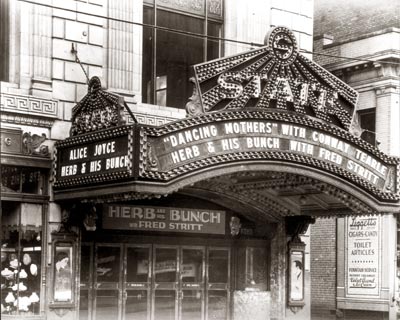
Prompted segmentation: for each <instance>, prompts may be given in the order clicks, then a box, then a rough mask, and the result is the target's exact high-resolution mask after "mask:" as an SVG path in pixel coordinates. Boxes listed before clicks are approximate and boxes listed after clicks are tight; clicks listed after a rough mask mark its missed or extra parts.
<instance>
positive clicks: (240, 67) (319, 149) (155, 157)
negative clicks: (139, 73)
mask: <svg viewBox="0 0 400 320" xmlns="http://www.w3.org/2000/svg"><path fill="white" fill-rule="evenodd" d="M265 44H266V45H265V46H264V47H260V48H257V49H254V50H250V51H248V52H244V53H240V54H237V55H234V56H230V57H224V58H221V59H217V60H213V61H208V62H205V63H201V64H198V65H195V66H194V67H193V68H194V75H195V76H194V78H193V82H194V91H193V95H192V97H190V99H189V101H188V103H187V104H186V111H187V117H186V118H185V119H180V120H177V121H175V122H170V123H166V124H164V125H161V126H150V125H144V124H134V125H132V126H129V125H126V122H124V121H122V120H121V119H122V118H121V117H122V116H121V114H122V112H121V110H122V107H123V104H121V101H120V99H119V98H118V97H114V96H113V95H112V94H110V93H108V92H104V91H103V90H100V89H99V88H100V87H101V86H100V80H99V79H96V78H93V79H92V80H91V82H90V83H89V89H90V87H91V86H92V89H90V90H89V92H88V97H87V98H85V99H84V101H83V102H80V103H79V104H78V105H77V106H76V107H75V108H74V110H75V111H74V116H75V118H74V121H73V122H72V123H73V130H72V133H73V134H77V135H76V136H74V137H71V138H68V139H66V140H65V141H62V142H60V143H58V145H57V154H56V155H57V162H56V182H55V185H54V189H55V191H56V194H57V192H58V191H59V190H61V189H64V190H67V189H68V188H74V187H82V189H83V188H84V187H85V186H88V185H91V186H94V185H99V184H102V185H103V186H104V188H102V190H104V193H105V197H107V196H108V195H109V194H112V193H113V190H106V189H107V183H108V182H109V181H113V183H114V186H115V185H118V184H119V187H120V188H119V189H118V192H119V193H120V195H119V196H117V197H116V198H118V197H121V198H122V199H126V198H133V199H140V198H146V197H151V196H152V195H165V194H168V193H170V192H174V191H176V190H179V189H181V188H184V187H186V186H187V185H186V183H188V184H191V183H192V182H193V181H200V180H201V179H202V177H201V175H202V174H204V175H205V176H207V175H209V173H210V172H211V171H212V170H215V172H220V173H224V172H225V171H224V170H225V168H228V167H229V168H230V169H231V170H235V166H237V168H238V170H242V169H243V165H249V168H250V167H252V168H254V167H255V166H253V165H257V167H258V168H260V166H261V167H263V168H264V169H262V170H272V171H274V170H280V168H284V167H288V166H289V167H290V166H293V169H295V168H298V169H301V170H302V171H303V173H304V174H306V175H309V176H311V177H313V178H315V179H316V180H320V181H327V180H329V181H330V182H329V183H334V182H332V181H337V182H338V183H340V184H341V185H342V187H344V188H349V190H357V192H359V193H358V194H359V196H360V197H361V198H363V199H364V198H365V197H367V198H374V200H373V203H371V205H372V206H373V207H374V210H372V211H371V212H373V211H375V212H377V211H381V210H382V209H381V208H382V205H383V204H387V209H389V211H390V210H395V209H393V207H395V206H397V203H398V202H399V200H400V188H399V186H400V176H399V171H400V161H399V159H398V158H395V157H391V156H388V155H386V154H384V153H382V152H381V151H379V150H378V149H377V148H376V147H375V146H372V145H370V144H369V143H367V142H365V141H363V140H362V139H361V138H360V136H361V132H362V129H361V128H360V127H359V126H358V121H357V114H356V104H357V99H358V93H357V92H356V91H355V90H354V89H352V88H351V87H350V86H348V85H347V84H345V83H344V82H342V81H341V80H340V79H338V78H337V77H335V76H333V75H332V74H330V73H329V72H328V71H326V70H325V69H323V68H321V67H320V66H319V65H317V64H316V63H314V62H313V61H311V60H309V59H307V58H306V57H304V56H302V55H301V54H300V53H299V50H298V46H297V42H296V37H295V36H294V34H293V33H292V32H291V31H290V30H288V29H287V28H285V27H276V28H273V29H272V31H271V32H270V33H269V35H268V36H267V37H266V43H265ZM93 88H94V89H96V90H94V89H93ZM96 99H97V100H96ZM104 99H109V100H110V101H111V105H112V106H114V108H113V109H112V110H111V111H112V112H111V111H110V107H109V105H103V104H102V101H104ZM91 101H98V102H97V103H95V104H90V102H91ZM85 102H87V104H85ZM97 109H99V110H97ZM125 111H126V112H127V111H128V110H127V109H126V110H125ZM106 115H107V117H106ZM101 117H103V118H106V119H108V120H109V121H108V122H106V123H103V122H104V121H103V122H100V123H98V122H95V123H92V122H93V121H97V120H98V119H100V118H101ZM88 119H89V120H90V121H89V120H88ZM96 119H97V120H96ZM118 119H119V120H118ZM117 120H118V121H117ZM124 124H125V125H124ZM105 125H107V126H114V127H108V129H102V130H98V128H104V127H105ZM93 128H96V130H94V129H93ZM290 170H292V168H291V169H290ZM206 171H207V172H206ZM197 174H198V176H196V175H197ZM82 189H81V190H82ZM61 192H62V191H61ZM71 192H73V190H71ZM90 192H91V193H90V194H91V195H92V196H97V192H98V190H97V189H95V188H91V189H90ZM67 193H68V191H67V192H66V193H65V194H66V196H65V197H63V198H64V199H65V198H68V197H69V195H67ZM75 196H76V194H75ZM118 199H119V198H118ZM386 211H387V210H386Z"/></svg>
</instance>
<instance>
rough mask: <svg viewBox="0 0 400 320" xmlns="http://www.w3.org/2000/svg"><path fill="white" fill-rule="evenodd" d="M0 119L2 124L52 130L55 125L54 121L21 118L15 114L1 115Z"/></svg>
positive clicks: (27, 117)
mask: <svg viewBox="0 0 400 320" xmlns="http://www.w3.org/2000/svg"><path fill="white" fill-rule="evenodd" d="M0 117H1V122H6V123H13V124H18V125H27V126H35V127H45V128H51V127H52V126H53V124H54V120H48V119H41V118H35V117H30V116H28V115H27V116H23V115H21V116H20V115H15V114H8V113H1V115H0Z"/></svg>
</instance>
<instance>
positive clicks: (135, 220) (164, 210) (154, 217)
mask: <svg viewBox="0 0 400 320" xmlns="http://www.w3.org/2000/svg"><path fill="white" fill-rule="evenodd" d="M103 228H104V229H117V230H142V231H161V232H189V233H209V234H225V211H218V210H209V209H188V208H168V207H149V206H130V205H105V206H104V210H103Z"/></svg>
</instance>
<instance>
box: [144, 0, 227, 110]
mask: <svg viewBox="0 0 400 320" xmlns="http://www.w3.org/2000/svg"><path fill="white" fill-rule="evenodd" d="M146 2H147V3H148V4H146V5H145V6H144V9H143V22H144V23H145V24H150V25H157V26H159V27H162V28H164V29H163V30H160V29H151V28H146V27H145V28H144V29H143V78H142V92H143V102H145V103H154V104H158V105H164V106H169V107H174V108H181V109H182V108H184V107H185V105H186V103H187V101H188V99H189V97H190V96H191V95H192V92H193V87H192V84H191V83H190V82H189V79H190V77H191V76H193V75H192V74H191V67H192V66H193V65H194V64H197V63H201V62H204V61H207V60H212V59H216V58H219V57H220V56H221V41H220V40H218V39H212V38H209V39H207V38H206V35H207V36H211V37H217V38H218V37H220V36H221V30H222V21H221V20H222V4H221V3H222V2H221V1H213V2H218V3H219V6H215V5H213V6H212V9H213V10H214V11H215V8H217V9H218V10H217V12H218V13H219V16H220V18H217V15H216V14H214V15H212V14H211V12H210V8H211V6H210V4H208V8H209V10H208V14H207V15H206V14H205V7H206V5H205V1H194V2H193V3H191V2H190V1H188V2H187V5H184V4H182V7H179V6H178V5H177V4H176V3H175V2H173V1H158V2H157V3H156V5H157V10H156V12H155V11H154V3H153V2H152V1H146ZM166 9H167V10H166ZM173 11H176V12H173ZM189 14H190V15H189ZM210 18H212V19H215V21H213V20H210ZM166 29H171V31H170V30H166ZM172 30H179V31H184V32H188V33H192V34H198V35H203V36H204V37H199V36H194V35H189V34H187V35H186V34H180V33H176V32H173V31H172Z"/></svg>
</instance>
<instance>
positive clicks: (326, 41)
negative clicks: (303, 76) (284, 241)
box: [311, 0, 400, 319]
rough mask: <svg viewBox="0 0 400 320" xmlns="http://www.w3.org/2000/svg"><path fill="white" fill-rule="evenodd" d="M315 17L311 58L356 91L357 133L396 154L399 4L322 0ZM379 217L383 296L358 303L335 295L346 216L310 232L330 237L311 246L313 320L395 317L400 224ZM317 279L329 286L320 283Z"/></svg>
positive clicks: (343, 275)
mask: <svg viewBox="0 0 400 320" xmlns="http://www.w3.org/2000/svg"><path fill="white" fill-rule="evenodd" d="M314 14H315V15H314V52H315V53H316V54H315V55H314V59H315V61H318V62H319V63H320V64H321V65H323V66H324V67H326V68H327V69H328V70H330V71H331V72H333V73H334V74H336V75H337V76H338V77H339V78H341V79H342V80H343V81H345V82H346V83H348V84H350V85H351V86H352V87H353V88H355V89H356V90H357V91H358V92H359V93H360V97H359V101H358V113H359V116H360V124H361V127H362V128H363V129H364V130H363V132H362V135H361V136H362V137H363V138H364V139H366V140H367V141H369V142H370V143H372V144H377V145H378V147H379V149H380V150H382V151H383V152H388V153H389V154H392V155H395V156H399V155H400V142H399V136H400V131H399V126H398V125H397V124H396V123H398V121H399V119H400V113H399V75H400V73H399V70H400V69H399V66H398V63H399V58H400V55H399V49H400V47H399V43H400V40H399V39H400V33H399V27H400V16H399V14H400V5H399V3H396V2H391V1H383V2H382V1H367V2H365V1H351V2H346V1H323V0H319V1H316V2H315V12H314ZM318 53H321V54H322V55H318ZM340 56H342V57H346V58H349V59H340V58H339V57H340ZM358 59H359V60H358ZM381 62H382V63H381ZM391 62H393V64H391ZM383 220H385V222H384V223H383V225H384V226H385V229H383V231H382V232H383V239H382V241H383V242H384V243H386V246H383V247H382V248H381V251H380V254H382V255H383V256H386V257H388V260H387V262H386V263H383V264H382V270H381V273H382V274H383V275H386V276H383V278H385V277H386V281H387V282H386V290H387V291H386V293H385V294H384V296H381V297H376V298H366V300H365V304H362V303H361V304H359V305H358V303H357V302H355V301H353V302H348V301H349V300H347V299H350V300H351V299H352V298H351V297H352V296H351V295H346V294H344V295H343V293H341V292H340V291H341V290H342V289H343V285H345V282H344V281H343V279H347V277H348V274H347V272H348V270H347V269H346V268H347V267H346V264H345V261H346V259H347V257H346V255H345V253H344V250H345V243H346V239H347V238H346V236H345V235H344V232H345V231H344V224H345V223H344V221H343V219H330V220H328V221H325V220H320V221H317V222H316V225H314V226H313V227H312V230H311V236H312V238H313V239H315V238H321V237H323V238H325V239H329V243H321V242H313V244H314V245H313V244H312V247H311V255H312V263H311V274H312V279H311V283H312V285H311V296H312V303H311V308H312V311H311V313H312V319H396V305H397V303H396V302H395V301H396V300H397V299H398V287H397V283H398V280H397V274H396V270H397V266H396V263H395V261H396V256H397V255H396V250H397V249H396V243H397V240H396V239H397V235H396V233H397V219H396V217H394V216H390V215H389V216H385V217H384V218H383ZM343 257H345V259H344V260H343ZM322 275H323V279H326V280H327V281H322V279H321V276H322ZM383 278H382V279H383ZM340 279H342V280H340ZM346 281H347V280H346ZM344 296H345V297H344ZM382 298H383V299H382ZM354 300H357V297H355V298H354ZM345 301H347V302H345ZM377 305H380V307H377ZM378 310H380V311H378Z"/></svg>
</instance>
